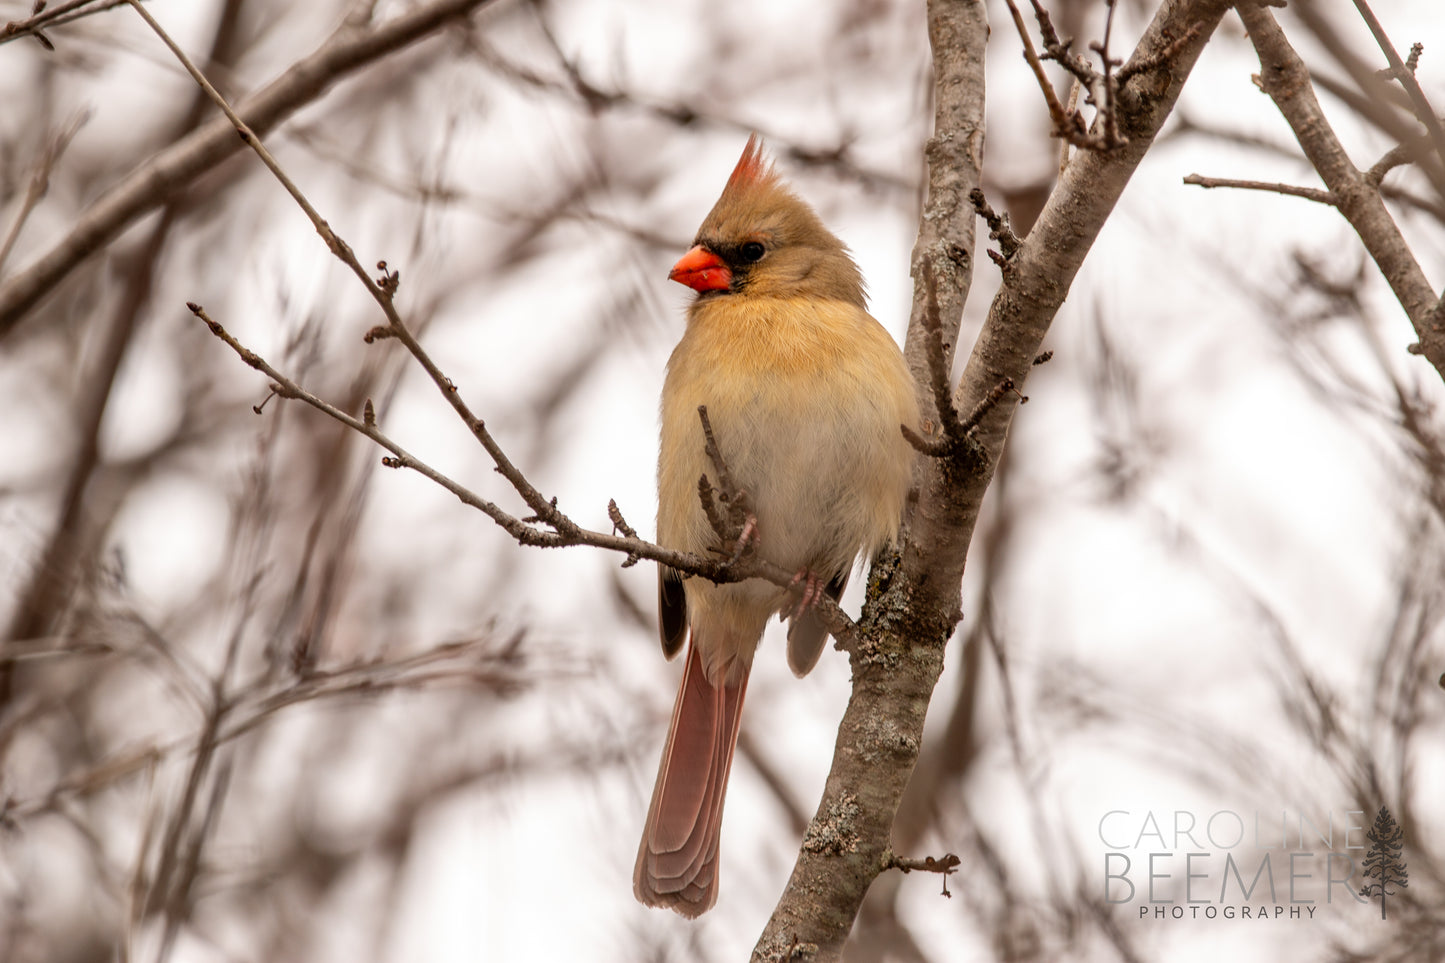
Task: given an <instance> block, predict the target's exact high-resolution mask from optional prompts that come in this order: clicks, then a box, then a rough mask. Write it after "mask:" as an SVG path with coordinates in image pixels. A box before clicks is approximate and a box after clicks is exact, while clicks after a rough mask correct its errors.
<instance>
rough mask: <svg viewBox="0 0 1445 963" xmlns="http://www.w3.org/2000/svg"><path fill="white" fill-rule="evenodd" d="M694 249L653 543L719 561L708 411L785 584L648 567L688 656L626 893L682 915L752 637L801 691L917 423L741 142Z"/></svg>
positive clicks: (718, 804) (908, 393) (865, 328)
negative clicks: (768, 628)
mask: <svg viewBox="0 0 1445 963" xmlns="http://www.w3.org/2000/svg"><path fill="white" fill-rule="evenodd" d="M694 244H695V246H694V247H693V248H692V250H690V251H688V252H687V253H686V254H685V255H683V257H682V259H681V260H680V261H678V262H677V264H676V265H674V266H673V269H672V273H671V274H670V275H668V276H669V277H670V278H671V279H672V280H674V281H679V282H681V283H683V284H686V285H687V286H688V287H690V288H692V289H693V290H694V291H696V292H697V298H696V300H694V301H693V303H692V307H691V308H690V309H689V311H688V317H687V330H686V332H685V333H684V334H683V336H682V340H681V341H680V342H678V345H677V348H676V349H675V350H674V351H673V352H672V357H671V359H670V360H669V361H668V363H667V378H666V381H665V382H664V384H663V388H662V444H661V455H660V457H659V459H658V466H657V490H658V491H657V540H658V542H659V543H660V544H662V545H664V546H666V547H668V548H675V549H681V550H683V551H688V552H696V553H698V554H706V553H707V552H708V551H709V550H710V549H712V548H715V547H717V546H718V542H719V539H718V537H717V535H716V534H715V533H714V531H713V529H712V527H711V526H710V525H709V524H708V520H707V517H706V515H705V513H704V512H703V509H702V505H701V501H700V499H699V497H698V479H699V478H700V477H701V476H702V475H704V474H706V475H708V476H709V478H710V479H713V480H714V481H715V480H716V478H717V471H716V469H715V468H714V466H713V465H712V463H711V461H710V459H709V457H708V455H707V453H706V451H705V448H704V446H705V438H704V434H703V431H702V427H701V423H700V420H699V417H698V406H699V405H706V406H707V411H708V416H709V421H710V422H711V424H712V427H713V432H714V435H715V436H716V438H717V445H718V449H719V453H720V454H721V455H722V458H723V461H724V462H725V463H726V465H727V467H728V469H729V471H730V473H731V475H732V480H733V482H734V484H735V485H736V486H737V487H738V488H740V489H742V490H743V491H744V492H746V493H747V499H748V504H749V506H750V508H751V511H752V513H753V518H752V519H750V520H749V524H748V525H747V526H745V532H746V533H747V534H745V536H744V537H751V538H753V539H755V547H756V550H757V552H758V553H759V555H760V556H761V557H762V558H765V559H767V560H769V561H772V562H776V563H777V564H779V565H781V566H784V567H785V568H787V569H789V570H794V571H797V573H798V578H797V579H795V580H794V581H795V583H797V582H801V583H802V588H801V590H800V591H798V592H790V591H789V590H787V589H782V588H779V587H778V586H776V585H773V584H771V583H768V582H764V581H761V580H759V579H752V580H749V581H746V582H738V583H733V584H728V585H714V584H712V583H711V582H707V581H705V580H703V579H700V578H693V579H689V580H688V581H686V582H684V581H683V579H682V577H681V576H680V575H679V574H678V573H677V572H675V571H673V570H671V569H668V568H662V569H660V570H659V573H658V608H659V612H658V626H659V629H660V631H661V635H662V650H663V652H664V653H665V654H666V655H667V656H668V658H671V657H672V656H674V655H676V654H677V650H678V649H679V648H680V647H681V645H682V639H683V634H684V631H685V630H686V628H687V627H688V626H689V625H690V626H691V628H692V643H691V645H690V646H689V648H688V654H687V665H686V667H685V668H684V669H683V675H682V686H681V688H680V689H679V690H678V693H677V702H676V704H675V705H674V706H673V710H672V728H671V729H670V731H669V732H668V734H667V745H666V747H665V748H664V749H663V751H662V765H661V769H660V770H659V772H658V774H657V787H656V788H655V789H654V790H653V793H652V806H651V808H650V809H649V810H648V813H647V826H646V828H645V829H644V830H643V833H642V846H641V849H640V850H639V852H638V854H637V868H636V869H635V870H634V872H633V878H632V888H633V892H634V893H635V894H636V895H637V898H638V899H639V900H641V901H642V902H644V903H647V904H649V905H651V906H669V907H671V908H672V909H674V910H676V911H677V912H679V913H681V914H682V915H683V916H688V917H695V916H698V915H700V914H701V913H703V912H705V911H706V910H707V909H709V908H710V907H711V906H712V905H713V903H714V902H716V901H717V875H718V867H717V859H718V830H719V828H720V826H721V824H722V812H723V794H724V792H725V791H726V789H727V780H728V770H729V769H730V768H731V766H732V758H733V747H734V746H735V745H736V743H737V738H738V718H739V712H740V711H741V709H742V704H743V693H744V691H745V690H746V689H747V684H748V670H749V668H750V667H751V666H752V662H753V652H754V650H755V649H756V648H757V645H758V641H759V640H760V639H761V638H762V634H763V627H764V626H765V625H766V624H767V621H768V618H769V616H771V615H773V614H774V613H776V612H780V611H782V610H783V609H784V608H785V607H786V608H787V610H788V611H787V613H786V615H788V616H791V620H792V624H791V626H790V627H789V630H788V665H789V666H791V667H792V670H793V672H794V673H796V674H797V675H800V676H801V675H803V674H805V673H806V672H807V671H808V670H809V669H811V668H812V667H813V665H814V663H816V662H817V661H818V654H819V653H820V652H821V651H822V648H823V642H824V640H825V639H826V638H827V633H826V631H825V630H824V628H823V626H822V624H821V623H820V622H819V621H818V617H817V614H816V613H815V612H813V611H812V603H814V602H816V601H817V600H818V598H819V596H820V594H826V595H828V596H829V597H831V598H833V599H835V600H836V599H837V598H838V597H839V596H840V595H841V594H842V592H843V588H844V586H845V585H846V584H847V582H848V575H849V573H850V572H851V570H852V568H853V561H854V559H855V558H856V557H857V555H858V553H859V552H860V551H864V552H868V553H870V554H871V553H873V552H876V551H877V550H878V549H879V548H881V547H883V546H884V545H885V544H886V543H887V542H888V541H889V540H891V539H892V538H893V537H894V535H895V534H896V533H897V530H898V523H899V517H900V515H901V514H902V510H903V501H904V498H905V497H906V496H907V493H908V486H909V480H910V476H911V474H912V462H913V451H912V449H911V448H910V446H909V444H908V442H907V441H906V440H905V439H904V437H903V432H902V429H901V427H900V426H902V425H907V426H909V427H910V428H916V427H917V424H918V402H917V398H916V396H915V389H914V386H913V379H912V378H911V376H910V375H909V373H908V367H907V365H906V364H905V363H904V361H903V355H902V354H901V353H900V352H899V350H898V346H897V345H896V344H895V343H894V341H893V339H892V338H891V337H890V336H889V334H888V332H887V331H885V330H884V328H883V326H882V325H880V324H879V323H878V322H877V321H875V320H873V318H872V317H870V316H869V315H868V312H867V310H866V309H865V305H864V298H863V278H862V276H861V275H860V274H859V272H858V266H857V265H855V264H854V263H853V259H852V258H851V257H850V256H849V255H848V249H847V248H846V247H845V246H844V245H843V242H842V241H840V240H838V238H836V237H835V236H833V234H832V233H831V232H830V231H829V230H828V229H827V228H826V227H824V226H823V223H822V221H820V220H819V219H818V215H817V214H815V213H813V210H812V208H810V207H809V206H808V205H807V204H806V203H804V202H803V201H802V200H800V199H799V198H798V197H797V196H796V195H794V194H793V193H792V192H791V191H789V190H788V188H787V187H785V186H784V185H783V184H782V182H781V181H780V180H779V178H778V176H777V174H776V173H774V172H773V169H772V166H771V164H769V163H767V162H765V161H764V159H763V153H762V145H761V143H760V142H759V141H758V138H757V135H753V137H751V138H750V139H749V140H748V144H747V147H746V148H744V150H743V156H742V158H741V159H740V160H739V161H738V163H737V167H736V168H735V169H734V170H733V172H732V176H730V177H729V178H728V182H727V186H726V187H725V188H724V189H723V192H722V196H721V197H720V198H718V201H717V204H715V205H714V206H713V209H712V212H711V213H710V214H708V216H707V219H706V220H704V221H703V222H702V227H701V228H699V229H698V232H697V239H696V241H695V242H694Z"/></svg>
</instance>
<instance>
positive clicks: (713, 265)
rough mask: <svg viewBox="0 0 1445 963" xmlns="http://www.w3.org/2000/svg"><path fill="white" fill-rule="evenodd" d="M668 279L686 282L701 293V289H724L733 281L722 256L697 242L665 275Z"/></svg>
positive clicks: (680, 282) (731, 273)
mask: <svg viewBox="0 0 1445 963" xmlns="http://www.w3.org/2000/svg"><path fill="white" fill-rule="evenodd" d="M667 279H668V280H669V281H676V282H677V283H679V284H686V285H687V286H688V287H690V288H692V289H693V290H694V291H697V292H698V293H699V294H701V293H702V292H703V291H726V290H727V289H728V288H729V287H731V286H732V283H733V272H732V271H729V270H728V266H727V265H726V264H724V263H723V262H722V258H720V257H718V256H717V255H716V254H714V253H713V252H711V251H709V250H708V249H707V248H705V247H703V246H702V245H701V244H699V245H698V246H697V247H695V248H693V249H692V250H691V251H688V252H687V253H686V254H684V255H683V256H682V257H681V258H680V259H679V260H678V262H677V263H676V264H674V265H673V266H672V271H671V272H670V273H669V274H668V275H667Z"/></svg>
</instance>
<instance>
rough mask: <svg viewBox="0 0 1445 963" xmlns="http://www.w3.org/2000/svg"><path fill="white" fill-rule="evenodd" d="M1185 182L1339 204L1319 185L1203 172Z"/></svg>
mask: <svg viewBox="0 0 1445 963" xmlns="http://www.w3.org/2000/svg"><path fill="white" fill-rule="evenodd" d="M1184 183H1186V184H1189V185H1191V186H1193V187H1203V188H1205V189H1206V190H1208V189H1210V188H1214V187H1233V188H1236V189H1237V190H1244V191H1269V192H1271V193H1274V194H1284V195H1287V196H1289V197H1303V198H1304V199H1305V200H1307V201H1315V202H1316V203H1319V204H1328V205H1329V206H1330V207H1338V206H1339V202H1338V201H1337V200H1336V199H1335V195H1333V194H1331V193H1330V192H1329V191H1322V190H1320V189H1319V188H1318V187H1296V186H1295V185H1293V184H1276V183H1271V182H1269V181H1239V180H1234V179H1232V178H1228V177H1204V176H1203V175H1201V174H1190V175H1188V176H1187V177H1185V178H1184Z"/></svg>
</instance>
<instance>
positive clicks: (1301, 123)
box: [1237, 3, 1445, 377]
mask: <svg viewBox="0 0 1445 963" xmlns="http://www.w3.org/2000/svg"><path fill="white" fill-rule="evenodd" d="M1237 9H1238V11H1239V17H1240V19H1241V20H1243V21H1244V28H1245V30H1246V31H1247V32H1248V33H1249V39H1250V42H1251V43H1253V44H1254V49H1255V51H1256V52H1257V53H1258V54H1259V66H1260V74H1259V76H1260V84H1261V86H1262V87H1263V88H1264V91H1265V93H1267V94H1269V96H1270V99H1271V100H1273V101H1274V103H1275V106H1277V107H1278V108H1279V112H1280V113H1281V114H1283V115H1284V119H1285V120H1286V121H1287V122H1288V123H1289V126H1290V128H1291V129H1292V130H1293V131H1294V134H1295V139H1296V140H1298V141H1299V145H1300V148H1301V149H1302V150H1303V151H1304V154H1305V157H1306V158H1308V160H1309V162H1310V164H1311V165H1313V166H1314V169H1315V170H1316V171H1317V172H1318V173H1319V175H1320V179H1321V180H1323V181H1324V182H1325V187H1327V188H1329V191H1330V193H1331V194H1332V195H1333V196H1334V197H1335V199H1336V204H1335V206H1336V207H1337V208H1338V209H1339V211H1340V213H1341V214H1343V215H1344V217H1345V220H1347V221H1349V223H1350V227H1352V228H1354V231H1355V233H1356V234H1358V235H1359V236H1360V240H1361V241H1363V242H1364V245H1365V250H1367V251H1368V252H1369V254H1370V257H1371V258H1373V259H1374V261H1375V264H1376V265H1377V266H1378V267H1379V269H1380V273H1381V274H1383V275H1384V276H1385V280H1386V282H1388V283H1389V285H1390V290H1392V291H1393V292H1394V293H1395V297H1396V298H1397V299H1399V302H1400V304H1401V306H1402V307H1403V308H1404V309H1405V313H1406V314H1407V315H1408V316H1409V318H1410V323H1411V324H1412V325H1413V326H1414V328H1415V333H1416V335H1417V336H1418V337H1419V338H1420V353H1422V354H1423V355H1424V356H1425V358H1426V359H1427V360H1428V361H1429V362H1430V364H1432V365H1433V366H1434V367H1435V370H1436V371H1437V372H1439V373H1440V375H1441V377H1445V317H1442V312H1441V311H1440V310H1439V307H1440V305H1441V304H1442V303H1445V302H1441V300H1440V299H1439V298H1438V297H1437V295H1436V294H1435V292H1434V290H1433V289H1432V288H1431V287H1430V282H1429V281H1427V280H1426V278H1425V274H1424V272H1423V271H1422V270H1421V269H1420V264H1419V262H1418V261H1416V260H1415V255H1414V254H1413V253H1412V252H1411V250H1410V246H1409V244H1408V243H1407V242H1406V241H1405V238H1404V236H1403V235H1402V234H1401V233H1400V229H1399V227H1398V226H1397V225H1396V224H1395V219H1394V218H1393V217H1391V216H1390V212H1389V210H1388V209H1387V208H1386V207H1385V203H1384V201H1383V200H1382V199H1381V197H1380V190H1379V187H1378V186H1377V184H1376V183H1375V182H1372V181H1371V179H1370V175H1369V174H1367V173H1362V172H1361V171H1360V170H1359V169H1358V168H1356V167H1355V165H1354V164H1353V163H1352V162H1351V161H1350V158H1349V155H1348V154H1346V153H1345V149H1344V147H1343V146H1341V144H1340V142H1339V139H1338V138H1337V137H1336V136H1335V133H1334V130H1333V129H1332V128H1331V127H1330V123H1329V121H1328V120H1327V119H1326V118H1325V115H1324V111H1323V110H1321V109H1320V103H1319V101H1318V100H1317V99H1316V98H1315V94H1314V89H1313V88H1312V87H1311V85H1310V74H1309V70H1308V68H1306V67H1305V64H1304V61H1303V60H1301V59H1300V56H1299V54H1297V53H1295V50H1294V47H1293V46H1291V45H1290V42H1289V40H1288V38H1286V37H1285V35H1284V31H1283V30H1281V29H1280V26H1279V24H1278V23H1277V22H1276V21H1275V19H1274V14H1272V13H1271V12H1270V11H1269V10H1268V9H1267V8H1265V7H1262V6H1257V5H1254V4H1248V3H1246V4H1241V5H1240V6H1239V7H1238V8H1237Z"/></svg>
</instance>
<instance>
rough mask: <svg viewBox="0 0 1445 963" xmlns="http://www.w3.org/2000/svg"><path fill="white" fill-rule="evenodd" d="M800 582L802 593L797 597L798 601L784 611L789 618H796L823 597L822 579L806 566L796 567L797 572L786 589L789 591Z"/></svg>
mask: <svg viewBox="0 0 1445 963" xmlns="http://www.w3.org/2000/svg"><path fill="white" fill-rule="evenodd" d="M800 582H801V583H802V586H803V588H802V593H801V594H800V595H799V597H798V601H797V602H796V603H795V604H794V605H793V607H792V608H791V609H789V610H788V611H787V612H786V613H784V614H785V615H786V616H787V617H788V618H790V619H796V618H798V617H799V616H801V615H802V614H803V613H804V612H806V611H808V610H809V609H811V608H812V607H813V606H815V605H817V604H818V600H819V599H820V598H822V597H823V580H822V579H820V578H818V576H817V574H815V573H814V572H813V571H812V570H811V569H809V568H807V567H806V566H805V567H803V568H800V569H798V574H797V575H794V576H793V580H792V581H791V582H789V583H788V590H789V591H790V592H791V591H792V590H793V589H795V588H797V587H798V583H800Z"/></svg>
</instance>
